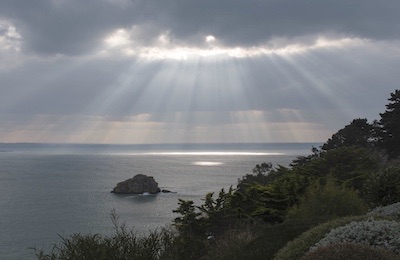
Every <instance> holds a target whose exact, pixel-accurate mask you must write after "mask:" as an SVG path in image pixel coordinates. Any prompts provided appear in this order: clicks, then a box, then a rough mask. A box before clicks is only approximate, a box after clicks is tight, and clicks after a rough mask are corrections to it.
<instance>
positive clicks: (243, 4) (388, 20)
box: [0, 0, 400, 55]
mask: <svg viewBox="0 0 400 260" xmlns="http://www.w3.org/2000/svg"><path fill="white" fill-rule="evenodd" d="M399 5H400V3H399V2H398V1H395V0H384V1H381V2H379V3H377V2H376V1H373V0H356V1H351V2H349V1H332V0H329V1H319V0H312V1H292V0H281V1H275V0H267V1H259V0H250V1H239V0H234V1H232V0H221V1H211V0H206V1H177V0H163V1H143V0H136V1H135V0H131V1H128V0H127V1H122V0H121V1H105V0H87V1H77V0H71V1H65V0H54V1H50V0H38V1H35V2H32V1H24V2H23V3H22V2H21V1H13V0H4V1H2V2H1V3H0V17H3V19H8V20H9V21H11V22H12V23H13V24H14V25H15V27H16V28H18V30H19V33H20V34H21V35H23V37H24V48H25V49H26V50H27V51H30V52H33V53H39V54H47V55H55V54H62V55H82V54H85V53H88V52H91V51H93V49H95V47H96V46H98V45H99V43H100V42H101V41H102V40H103V39H104V38H105V37H106V36H107V35H110V34H112V33H113V32H115V31H116V30H128V31H129V30H132V28H136V31H137V32H138V33H139V34H140V35H139V36H140V37H138V38H137V40H139V41H140V42H139V43H138V44H139V45H147V44H149V43H150V44H151V43H154V42H156V41H157V40H158V39H159V38H160V36H162V35H165V34H166V33H167V34H168V35H169V37H170V38H171V39H175V41H176V42H177V43H178V44H179V45H184V46H194V47H199V46H200V47H201V46H205V45H206V44H207V42H205V41H204V37H207V36H208V35H212V36H214V37H215V38H216V39H218V41H219V42H220V44H221V45H222V46H225V47H227V48H234V47H242V48H248V47H255V46H260V45H265V44H266V43H268V42H269V43H270V44H271V46H270V47H271V48H279V47H282V46H279V43H281V44H284V43H285V41H288V42H293V41H292V40H291V39H296V41H303V43H307V42H308V41H309V40H310V38H311V40H313V39H315V37H318V36H321V35H327V34H328V35H334V36H337V37H339V38H340V37H356V38H368V39H379V40H382V39H385V40H391V39H397V38H398V35H400V29H399V28H398V26H396V24H399V22H400V18H399V15H398V11H399V9H400V6H399ZM275 39H280V40H275Z"/></svg>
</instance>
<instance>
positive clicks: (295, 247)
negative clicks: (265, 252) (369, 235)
mask: <svg viewBox="0 0 400 260" xmlns="http://www.w3.org/2000/svg"><path fill="white" fill-rule="evenodd" d="M366 219H368V217H367V216H353V217H344V218H339V219H334V220H331V221H328V222H326V223H323V224H320V225H318V226H316V227H313V228H311V229H309V230H307V231H306V232H304V233H303V234H301V235H300V236H298V237H296V238H295V239H294V240H292V241H289V242H288V243H287V244H286V246H285V247H283V248H281V249H280V250H279V251H278V252H277V253H276V255H275V257H274V260H297V259H300V258H301V257H302V256H303V255H304V254H305V253H306V252H307V251H308V250H309V248H310V247H311V246H313V245H315V244H316V243H317V242H318V241H320V240H321V239H322V238H323V237H324V235H325V234H326V233H328V232H329V231H330V230H331V229H333V228H336V227H339V226H343V225H346V224H348V223H350V222H352V221H361V220H366Z"/></svg>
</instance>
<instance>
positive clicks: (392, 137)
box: [380, 90, 400, 159]
mask: <svg viewBox="0 0 400 260" xmlns="http://www.w3.org/2000/svg"><path fill="white" fill-rule="evenodd" d="M390 96H391V97H390V98H389V99H388V100H389V101H390V102H389V104H387V105H386V111H385V112H384V113H381V114H380V116H381V120H380V125H381V133H380V135H381V136H380V139H381V147H382V148H383V149H385V150H386V153H387V154H388V156H389V158H391V159H393V158H396V157H398V156H399V155H400V90H396V91H395V92H394V93H391V94H390Z"/></svg>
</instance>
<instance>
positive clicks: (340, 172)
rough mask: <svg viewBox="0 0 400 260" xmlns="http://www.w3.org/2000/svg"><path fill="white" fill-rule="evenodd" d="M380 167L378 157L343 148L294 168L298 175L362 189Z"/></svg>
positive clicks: (323, 154)
mask: <svg viewBox="0 0 400 260" xmlns="http://www.w3.org/2000/svg"><path fill="white" fill-rule="evenodd" d="M379 167H380V160H379V158H378V156H376V155H375V154H373V153H371V152H370V151H369V150H367V149H365V148H360V147H341V148H337V149H333V150H328V151H324V152H321V154H320V155H319V156H318V157H316V158H314V159H312V160H311V161H310V162H309V163H307V164H305V165H303V166H298V167H294V168H293V171H294V172H295V173H297V174H301V175H304V176H309V177H312V178H314V179H322V180H323V179H324V178H327V177H328V176H329V178H333V179H335V180H336V181H337V182H338V183H340V184H342V185H344V186H346V187H349V188H355V189H361V188H362V186H363V184H364V181H365V179H366V177H367V176H368V175H369V174H371V172H374V171H377V170H378V169H379Z"/></svg>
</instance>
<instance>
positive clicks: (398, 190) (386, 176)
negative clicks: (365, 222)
mask: <svg viewBox="0 0 400 260" xmlns="http://www.w3.org/2000/svg"><path fill="white" fill-rule="evenodd" d="M365 195H366V198H367V200H368V202H369V203H370V204H371V205H372V206H386V205H390V204H393V203H396V202H399V201H400V165H396V166H392V167H389V168H387V169H385V170H383V171H380V172H377V173H375V174H373V175H371V176H370V177H369V179H368V181H367V183H366V187H365Z"/></svg>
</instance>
